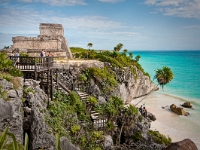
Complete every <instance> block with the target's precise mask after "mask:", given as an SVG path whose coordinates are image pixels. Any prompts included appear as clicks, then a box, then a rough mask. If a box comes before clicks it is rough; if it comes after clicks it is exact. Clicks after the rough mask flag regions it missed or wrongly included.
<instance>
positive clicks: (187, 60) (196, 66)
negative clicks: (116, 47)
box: [132, 51, 200, 104]
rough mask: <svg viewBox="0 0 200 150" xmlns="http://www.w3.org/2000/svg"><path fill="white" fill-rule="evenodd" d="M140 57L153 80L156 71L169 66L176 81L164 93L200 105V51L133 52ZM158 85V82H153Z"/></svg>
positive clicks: (141, 62)
mask: <svg viewBox="0 0 200 150" xmlns="http://www.w3.org/2000/svg"><path fill="white" fill-rule="evenodd" d="M132 53H133V56H134V57H135V56H137V55H140V56H141V58H140V60H139V62H140V64H141V65H142V67H143V68H144V70H145V71H146V72H148V73H149V74H150V76H151V79H152V80H153V77H154V74H155V71H154V70H156V69H159V68H162V67H163V66H168V67H170V68H171V69H172V71H173V73H174V79H173V80H172V81H171V82H170V83H169V84H168V85H166V86H165V87H164V90H160V91H163V92H164V93H167V94H171V95H175V96H178V97H182V98H186V99H190V100H194V101H196V102H198V104H200V82H199V80H200V51H132ZM153 81H154V82H155V83H156V80H153Z"/></svg>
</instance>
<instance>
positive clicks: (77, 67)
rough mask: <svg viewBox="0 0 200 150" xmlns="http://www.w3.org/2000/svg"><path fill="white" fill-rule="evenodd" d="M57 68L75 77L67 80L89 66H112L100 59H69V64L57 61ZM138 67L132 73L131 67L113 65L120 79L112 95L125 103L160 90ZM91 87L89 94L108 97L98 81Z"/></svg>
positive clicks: (99, 97) (92, 83) (100, 97)
mask: <svg viewBox="0 0 200 150" xmlns="http://www.w3.org/2000/svg"><path fill="white" fill-rule="evenodd" d="M55 66H56V68H60V69H64V70H66V71H65V72H67V73H68V74H69V75H67V76H68V77H69V76H70V75H71V76H72V77H73V79H67V80H76V79H77V77H78V75H79V74H81V72H82V70H85V69H86V68H89V67H97V68H104V67H105V66H108V67H112V66H110V64H109V63H103V62H100V61H96V60H95V61H92V60H91V61H88V60H87V61H86V60H82V61H76V60H74V61H68V62H67V64H64V63H57V64H55ZM135 69H136V74H132V72H131V71H130V68H128V67H126V68H123V69H119V68H115V67H112V70H113V71H114V72H115V76H116V79H117V81H118V86H117V87H116V88H115V90H114V91H113V93H112V95H114V96H118V97H120V98H121V99H123V100H124V103H125V104H127V103H130V102H131V100H133V99H134V98H139V97H143V96H145V95H148V94H150V93H151V92H153V91H155V90H158V87H157V86H156V85H155V84H154V83H153V82H152V81H151V80H150V79H149V77H148V76H145V75H144V74H143V73H142V71H140V70H138V69H137V68H135ZM90 84H91V86H90V89H89V92H90V93H89V94H92V95H94V96H96V97H97V98H98V99H99V100H100V99H102V97H104V98H106V97H107V96H106V95H101V93H100V91H101V90H100V89H99V87H98V83H95V82H94V81H92V82H91V83H90Z"/></svg>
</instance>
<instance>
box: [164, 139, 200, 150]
mask: <svg viewBox="0 0 200 150" xmlns="http://www.w3.org/2000/svg"><path fill="white" fill-rule="evenodd" d="M163 150H198V148H197V146H196V145H195V144H194V142H193V141H191V140H190V139H184V140H182V141H179V142H175V143H171V145H169V146H168V147H167V148H164V149H163Z"/></svg>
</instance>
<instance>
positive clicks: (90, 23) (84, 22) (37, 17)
mask: <svg viewBox="0 0 200 150" xmlns="http://www.w3.org/2000/svg"><path fill="white" fill-rule="evenodd" d="M0 18H1V19H0V26H16V25H20V27H30V26H31V27H38V26H39V23H42V22H46V23H60V24H62V25H63V26H64V27H65V28H68V29H78V30H100V31H109V30H114V29H123V28H127V26H125V25H123V24H122V23H120V22H116V21H113V20H111V19H109V18H106V17H102V16H73V17H67V16H64V15H59V14H57V13H56V12H53V11H42V12H40V13H39V12H37V11H35V10H22V9H1V10H0Z"/></svg>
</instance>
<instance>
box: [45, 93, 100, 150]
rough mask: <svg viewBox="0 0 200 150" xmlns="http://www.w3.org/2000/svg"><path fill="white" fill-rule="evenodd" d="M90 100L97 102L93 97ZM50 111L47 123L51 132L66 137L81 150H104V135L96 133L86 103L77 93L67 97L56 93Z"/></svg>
mask: <svg viewBox="0 0 200 150" xmlns="http://www.w3.org/2000/svg"><path fill="white" fill-rule="evenodd" d="M90 99H92V100H91V101H92V102H94V101H95V100H94V98H92V97H91V98H90ZM48 111H49V114H48V115H46V122H47V124H48V125H49V126H50V127H51V128H52V131H50V132H53V133H54V134H56V133H57V134H59V135H61V136H66V137H67V138H68V139H69V140H70V141H71V142H72V143H73V144H75V145H79V147H80V148H81V149H85V150H91V149H95V148H97V147H98V148H100V149H102V142H103V133H102V132H99V131H95V129H94V127H93V125H92V122H91V119H90V116H89V114H87V111H86V105H85V103H83V102H82V101H81V100H80V98H79V96H78V95H77V94H76V93H75V92H71V93H69V95H67V96H66V95H65V94H64V93H60V92H57V93H55V100H54V101H53V102H51V103H50V106H49V108H48ZM80 122H83V124H81V123H80ZM97 140H98V141H99V143H97V142H96V141H97Z"/></svg>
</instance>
